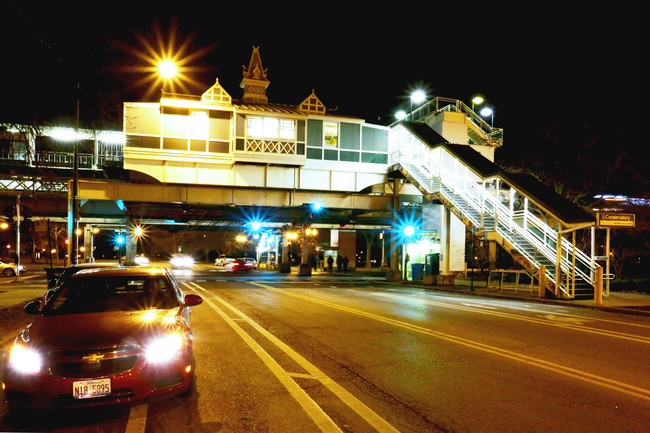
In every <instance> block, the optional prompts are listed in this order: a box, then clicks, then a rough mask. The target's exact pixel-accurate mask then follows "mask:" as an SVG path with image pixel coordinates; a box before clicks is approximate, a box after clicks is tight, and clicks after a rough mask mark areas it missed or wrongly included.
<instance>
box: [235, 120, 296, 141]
mask: <svg viewBox="0 0 650 433" xmlns="http://www.w3.org/2000/svg"><path fill="white" fill-rule="evenodd" d="M246 124H247V127H246V135H248V136H249V137H253V138H269V139H278V138H279V139H282V140H294V139H295V136H296V126H295V122H294V121H293V120H287V119H278V118H277V117H259V116H249V117H248V118H247V122H246Z"/></svg>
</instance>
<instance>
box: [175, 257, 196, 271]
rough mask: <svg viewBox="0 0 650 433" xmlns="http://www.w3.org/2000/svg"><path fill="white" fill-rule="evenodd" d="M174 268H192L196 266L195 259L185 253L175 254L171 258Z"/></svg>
mask: <svg viewBox="0 0 650 433" xmlns="http://www.w3.org/2000/svg"><path fill="white" fill-rule="evenodd" d="M169 263H170V264H171V265H172V268H177V269H192V267H193V266H194V259H193V258H192V257H190V256H188V255H185V254H174V255H173V256H172V258H171V260H169Z"/></svg>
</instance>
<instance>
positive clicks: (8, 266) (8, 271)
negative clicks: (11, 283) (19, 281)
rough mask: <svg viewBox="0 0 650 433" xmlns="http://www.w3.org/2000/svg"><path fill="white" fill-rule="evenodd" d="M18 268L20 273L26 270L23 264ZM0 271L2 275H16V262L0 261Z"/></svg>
mask: <svg viewBox="0 0 650 433" xmlns="http://www.w3.org/2000/svg"><path fill="white" fill-rule="evenodd" d="M19 270H20V273H21V274H24V273H25V272H27V268H26V267H24V266H23V265H20V266H19ZM0 272H2V275H4V276H5V277H13V276H14V275H16V264H15V263H6V262H3V261H0Z"/></svg>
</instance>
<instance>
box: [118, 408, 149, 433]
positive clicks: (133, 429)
mask: <svg viewBox="0 0 650 433" xmlns="http://www.w3.org/2000/svg"><path fill="white" fill-rule="evenodd" d="M148 409H149V405H147V404H140V405H138V406H133V407H132V408H131V410H130V412H129V420H128V421H127V422H126V430H125V431H124V433H144V430H145V427H146V426H147V410H148Z"/></svg>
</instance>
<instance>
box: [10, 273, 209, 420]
mask: <svg viewBox="0 0 650 433" xmlns="http://www.w3.org/2000/svg"><path fill="white" fill-rule="evenodd" d="M201 302H202V298H201V297H200V296H198V295H195V294H185V293H183V292H182V291H181V289H180V288H179V287H178V285H177V283H176V282H175V280H174V278H173V277H172V276H171V272H170V271H169V270H167V269H165V268H155V267H123V268H112V269H89V270H82V271H79V272H77V273H75V274H74V275H72V276H70V277H69V278H68V279H67V280H66V281H64V282H63V283H62V284H61V285H60V286H58V288H57V290H56V292H55V293H54V295H53V296H52V298H51V299H50V301H49V302H47V303H45V304H43V303H42V302H41V301H40V300H36V301H32V302H30V303H28V304H27V305H26V306H25V312H26V313H28V314H33V315H35V316H36V317H35V319H34V321H33V322H32V323H31V324H30V325H29V326H27V327H26V328H24V329H23V330H22V331H21V332H20V333H19V335H18V337H16V339H15V341H14V344H13V346H12V347H11V349H10V350H9V352H8V355H7V356H6V357H5V359H4V368H3V373H4V377H3V387H4V397H5V400H6V402H7V403H8V404H9V406H10V408H22V407H25V408H56V409H60V408H64V407H81V406H102V405H113V404H134V403H138V402H142V401H145V400H147V399H148V398H150V397H158V396H168V395H172V394H176V393H183V392H186V391H188V390H190V389H191V388H190V387H191V384H192V382H193V377H194V370H195V361H194V356H193V352H192V331H191V328H190V307H192V306H195V305H198V304H200V303H201Z"/></svg>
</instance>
